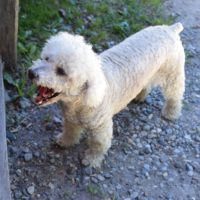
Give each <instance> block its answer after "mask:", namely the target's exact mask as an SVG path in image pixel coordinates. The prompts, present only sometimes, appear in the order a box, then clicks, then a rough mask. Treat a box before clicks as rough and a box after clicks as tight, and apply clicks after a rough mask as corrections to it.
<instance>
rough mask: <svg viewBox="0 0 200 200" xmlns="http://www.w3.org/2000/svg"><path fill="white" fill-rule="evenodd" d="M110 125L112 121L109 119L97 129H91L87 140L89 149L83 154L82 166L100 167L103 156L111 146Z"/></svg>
mask: <svg viewBox="0 0 200 200" xmlns="http://www.w3.org/2000/svg"><path fill="white" fill-rule="evenodd" d="M112 124H113V123H112V119H109V120H108V121H106V122H104V123H103V124H101V125H100V126H98V127H97V128H95V129H92V131H91V132H90V135H89V139H88V142H89V149H88V150H87V151H86V153H85V157H84V159H83V164H85V165H90V166H92V167H100V165H101V162H102V160H103V158H104V155H105V154H106V153H107V151H108V149H109V148H110V146H111V140H112V134H113V127H112Z"/></svg>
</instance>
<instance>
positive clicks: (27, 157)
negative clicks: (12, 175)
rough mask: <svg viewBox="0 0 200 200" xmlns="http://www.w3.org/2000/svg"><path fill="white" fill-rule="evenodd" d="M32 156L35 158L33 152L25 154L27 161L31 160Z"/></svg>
mask: <svg viewBox="0 0 200 200" xmlns="http://www.w3.org/2000/svg"><path fill="white" fill-rule="evenodd" d="M32 158H33V154H32V153H31V152H29V153H25V154H24V160H25V161H31V160H32Z"/></svg>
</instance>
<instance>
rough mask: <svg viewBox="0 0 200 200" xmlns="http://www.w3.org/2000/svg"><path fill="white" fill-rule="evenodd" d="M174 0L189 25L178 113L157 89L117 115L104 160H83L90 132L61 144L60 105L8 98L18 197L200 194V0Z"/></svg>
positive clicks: (122, 198) (148, 198)
mask: <svg viewBox="0 0 200 200" xmlns="http://www.w3.org/2000/svg"><path fill="white" fill-rule="evenodd" d="M192 2H193V3H188V1H187V0H174V1H172V0H169V1H166V2H165V7H166V12H167V13H168V14H172V15H173V16H177V18H176V20H177V21H182V22H183V24H184V26H185V27H186V28H185V30H184V32H183V33H182V39H183V42H184V46H185V49H186V54H187V62H186V93H185V99H184V106H183V113H182V116H181V117H180V119H179V120H177V121H174V122H170V121H166V120H164V119H163V118H161V116H160V115H161V108H162V106H163V97H162V95H161V93H160V91H159V90H154V91H153V92H152V93H151V95H150V96H149V97H148V98H147V99H146V101H145V102H144V103H141V104H136V103H131V104H130V105H128V107H127V108H126V109H124V110H123V111H122V112H120V113H119V114H118V115H116V116H115V117H114V139H113V141H112V147H111V149H110V150H109V153H108V155H107V156H106V158H105V160H104V163H103V165H102V168H101V169H99V170H97V169H92V168H89V167H83V166H82V165H81V162H80V160H81V158H82V155H83V150H85V149H86V140H85V138H83V139H82V142H81V144H80V145H77V146H75V147H72V148H70V149H68V150H65V149H61V148H60V147H58V146H56V145H55V144H54V138H55V136H56V135H57V134H58V133H59V132H60V131H61V129H62V119H61V115H60V110H59V106H58V105H53V106H49V107H46V108H38V107H35V106H34V105H33V104H32V103H31V102H30V100H28V99H26V98H22V99H20V100H19V101H18V102H17V103H15V104H14V103H7V138H8V151H9V165H10V176H11V177H10V178H11V188H12V194H13V199H16V200H21V199H23V200H25V199H27V200H65V199H76V200H90V199H94V200H99V199H101V200H117V199H118V200H133V199H138V200H157V199H163V200H165V199H166V200H199V199H200V190H199V188H200V160H199V159H200V158H199V157H200V121H199V119H200V87H199V85H200V68H199V63H200V60H199V59H200V56H199V55H200V15H199V13H200V1H199V0H193V1H192Z"/></svg>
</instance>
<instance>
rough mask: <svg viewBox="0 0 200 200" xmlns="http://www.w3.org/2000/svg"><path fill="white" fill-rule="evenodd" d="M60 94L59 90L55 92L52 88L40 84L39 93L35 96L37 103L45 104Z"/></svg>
mask: <svg viewBox="0 0 200 200" xmlns="http://www.w3.org/2000/svg"><path fill="white" fill-rule="evenodd" d="M59 94H60V93H59V92H55V91H54V89H52V88H48V87H44V86H38V94H37V96H36V98H35V103H36V104H37V105H42V104H45V103H47V102H48V101H50V100H51V99H53V98H54V97H57V96H58V95H59Z"/></svg>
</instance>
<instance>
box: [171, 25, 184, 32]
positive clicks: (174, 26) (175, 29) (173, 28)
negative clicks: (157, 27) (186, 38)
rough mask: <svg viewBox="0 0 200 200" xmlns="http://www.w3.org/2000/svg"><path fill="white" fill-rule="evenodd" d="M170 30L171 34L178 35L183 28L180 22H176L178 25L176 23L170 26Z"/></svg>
mask: <svg viewBox="0 0 200 200" xmlns="http://www.w3.org/2000/svg"><path fill="white" fill-rule="evenodd" d="M170 29H171V30H172V31H173V32H175V33H177V34H179V33H180V32H181V31H182V30H183V29H184V28H183V25H182V24H181V23H180V22H178V23H176V24H173V25H171V26H170Z"/></svg>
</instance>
